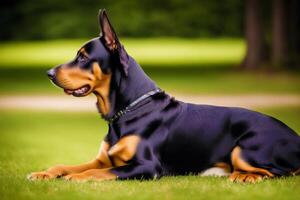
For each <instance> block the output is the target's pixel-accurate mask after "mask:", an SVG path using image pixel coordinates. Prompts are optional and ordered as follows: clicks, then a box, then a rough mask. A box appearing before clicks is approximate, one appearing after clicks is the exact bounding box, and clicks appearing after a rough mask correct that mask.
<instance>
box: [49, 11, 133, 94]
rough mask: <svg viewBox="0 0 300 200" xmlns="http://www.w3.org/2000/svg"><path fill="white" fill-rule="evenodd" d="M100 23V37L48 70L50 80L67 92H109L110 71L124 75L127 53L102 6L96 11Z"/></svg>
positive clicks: (125, 72)
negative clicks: (101, 8)
mask: <svg viewBox="0 0 300 200" xmlns="http://www.w3.org/2000/svg"><path fill="white" fill-rule="evenodd" d="M99 23H100V27H101V30H102V33H101V34H100V37H97V38H94V39H92V40H90V41H88V42H87V43H86V44H84V45H83V46H82V47H81V48H80V49H79V50H78V52H77V54H76V57H75V58H74V59H73V60H72V61H70V62H68V63H65V64H62V65H59V66H57V67H55V68H52V69H50V70H49V71H48V72H47V73H48V77H49V78H50V79H51V81H52V82H53V83H54V84H56V85H57V86H59V87H61V88H63V89H64V91H65V93H67V94H70V95H73V96H76V97H82V96H86V95H88V94H90V93H92V92H96V91H97V92H99V91H100V93H101V92H102V96H103V95H109V90H110V88H109V87H110V82H111V78H112V74H113V73H114V72H115V71H116V70H118V71H119V72H120V73H121V74H122V75H124V76H127V73H128V62H129V57H128V55H127V53H126V51H125V49H124V48H123V46H122V45H121V43H120V42H119V39H118V37H117V35H116V33H115V31H114V29H113V27H112V25H111V24H110V22H109V19H108V17H107V14H106V11H105V10H104V9H103V10H100V12H99ZM102 98H105V97H102Z"/></svg>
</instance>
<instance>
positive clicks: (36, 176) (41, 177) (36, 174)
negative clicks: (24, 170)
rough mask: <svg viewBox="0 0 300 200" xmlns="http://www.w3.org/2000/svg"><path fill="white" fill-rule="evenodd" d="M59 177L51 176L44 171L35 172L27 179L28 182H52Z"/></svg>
mask: <svg viewBox="0 0 300 200" xmlns="http://www.w3.org/2000/svg"><path fill="white" fill-rule="evenodd" d="M56 177H57V176H56V175H54V174H51V173H49V172H46V171H42V172H33V173H31V174H29V175H27V179H28V180H32V181H34V180H50V179H54V178H56Z"/></svg>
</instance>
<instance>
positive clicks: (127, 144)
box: [108, 135, 141, 167]
mask: <svg viewBox="0 0 300 200" xmlns="http://www.w3.org/2000/svg"><path fill="white" fill-rule="evenodd" d="M140 141H141V138H140V137H139V136H137V135H129V136H124V137H123V138H121V139H120V140H119V141H118V143H116V144H115V145H114V146H112V147H111V148H110V149H109V151H108V155H109V156H110V158H111V159H112V160H113V162H114V165H115V166H116V167H118V166H123V165H126V164H127V163H126V162H127V161H129V160H130V159H132V158H133V157H134V156H135V154H136V151H137V147H138V145H139V143H140Z"/></svg>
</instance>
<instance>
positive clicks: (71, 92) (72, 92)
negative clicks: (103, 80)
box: [64, 85, 91, 97]
mask: <svg viewBox="0 0 300 200" xmlns="http://www.w3.org/2000/svg"><path fill="white" fill-rule="evenodd" d="M90 89H91V86H89V85H84V86H82V87H80V88H78V89H75V90H71V89H66V88H65V89H64V92H65V93H66V94H68V95H73V96H75V97H83V96H86V95H87V94H88V93H89V91H90Z"/></svg>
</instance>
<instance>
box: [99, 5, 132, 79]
mask: <svg viewBox="0 0 300 200" xmlns="http://www.w3.org/2000/svg"><path fill="white" fill-rule="evenodd" d="M99 22H100V26H101V30H102V34H101V38H102V39H103V41H104V43H105V44H104V45H105V47H106V48H107V49H108V50H109V51H110V52H112V53H118V57H119V59H120V63H121V65H122V66H123V71H124V73H125V75H127V74H128V67H129V66H128V62H129V56H128V54H127V52H126V50H125V49H124V46H123V45H122V44H121V43H120V41H119V39H118V37H117V34H116V33H115V31H114V28H113V27H112V25H111V24H110V22H109V19H108V16H107V14H106V11H105V9H101V10H99Z"/></svg>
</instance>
